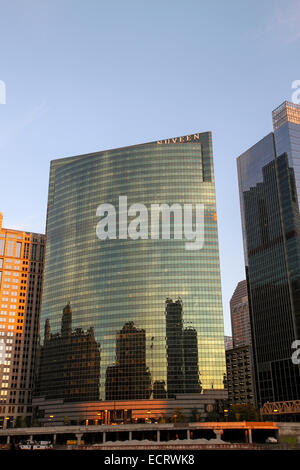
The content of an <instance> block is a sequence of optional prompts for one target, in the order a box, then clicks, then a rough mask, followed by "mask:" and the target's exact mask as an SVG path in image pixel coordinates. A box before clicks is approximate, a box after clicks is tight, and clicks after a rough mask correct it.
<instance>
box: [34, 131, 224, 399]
mask: <svg viewBox="0 0 300 470" xmlns="http://www.w3.org/2000/svg"><path fill="white" fill-rule="evenodd" d="M121 194H126V195H127V208H128V210H129V209H130V207H131V205H132V204H135V203H136V202H138V201H139V202H140V203H143V204H144V205H145V206H146V207H147V208H149V209H150V208H151V205H152V204H153V203H158V204H164V203H168V204H169V205H170V209H171V204H173V203H174V202H176V203H178V204H180V205H183V204H185V203H189V204H192V205H193V206H194V204H195V203H201V204H203V205H204V210H205V217H204V224H205V230H204V233H205V237H206V238H207V239H206V240H205V243H204V246H203V248H202V249H201V250H195V251H193V252H191V251H189V250H186V249H185V242H186V239H185V235H184V233H183V234H182V235H183V239H182V240H176V239H174V236H173V235H174V217H173V214H172V210H170V232H171V238H170V240H167V239H162V236H161V228H162V227H161V222H162V220H161V216H160V223H159V229H160V233H159V238H158V239H152V238H151V237H150V235H151V234H150V228H151V227H150V225H151V224H150V218H149V227H148V228H149V233H148V235H149V238H148V239H143V238H140V239H137V240H135V241H133V240H132V239H130V237H129V238H123V235H122V236H120V228H121V226H120V218H119V215H120V214H121V213H124V215H125V213H126V210H124V211H123V208H121V207H119V202H120V200H119V195H121ZM103 203H109V204H112V205H113V206H114V207H115V208H116V225H117V227H116V229H117V238H115V239H110V238H108V239H106V240H99V238H98V237H97V226H98V224H99V222H100V221H101V219H100V218H99V216H98V215H97V212H96V211H97V208H98V207H99V205H100V204H103ZM193 212H194V208H193ZM127 213H128V211H127ZM128 216H129V213H128ZM149 216H150V213H149ZM130 217H131V216H129V217H128V218H127V219H128V220H127V221H128V223H131V222H132V220H131V218H130ZM102 220H103V219H102ZM123 228H124V227H123ZM122 230H123V229H122ZM125 231H126V230H125ZM123 234H124V232H123ZM179 267H180V268H179ZM66 295H68V298H70V299H72V309H73V324H74V325H75V324H76V325H79V326H82V327H84V328H85V326H84V325H92V326H93V327H94V332H95V337H96V339H97V341H98V342H99V343H100V344H101V369H102V373H101V380H100V383H99V398H100V399H101V400H105V397H106V392H107V390H106V370H107V368H110V367H111V366H112V365H113V364H115V363H114V359H115V352H116V341H115V335H116V331H117V330H121V328H122V327H123V325H124V324H125V323H126V322H128V321H129V319H130V321H133V322H134V325H135V326H137V327H138V328H145V329H146V334H147V342H146V357H147V366H148V367H149V369H150V370H151V379H152V385H153V387H154V384H155V382H161V381H164V382H165V389H167V382H168V381H167V357H166V352H167V348H166V341H165V339H164V338H165V336H166V335H165V326H163V325H165V309H164V307H162V304H163V303H164V301H165V299H166V297H168V296H170V297H172V298H174V299H175V297H174V296H179V295H180V297H181V298H182V299H183V302H184V305H185V306H187V305H189V316H190V317H191V318H192V319H193V325H192V326H193V328H196V330H197V332H200V331H201V335H202V336H203V338H208V337H209V338H212V335H213V341H210V340H207V341H205V342H203V344H202V347H203V348H205V356H207V357H212V356H213V357H214V361H209V362H207V363H206V364H204V361H205V358H204V355H203V357H199V358H198V360H199V369H201V381H202V385H203V388H204V389H207V388H210V384H211V382H212V381H213V382H214V386H215V389H220V391H221V392H222V393H223V374H224V372H225V351H224V339H223V336H224V331H223V315H222V296H221V283H220V272H219V248H218V234H217V218H216V204H215V184H214V171H213V150H212V136H211V133H210V132H204V133H199V134H198V133H197V134H195V135H191V136H186V137H184V138H182V137H179V138H173V139H168V140H167V141H166V142H165V141H164V142H160V143H158V142H156V141H155V142H150V143H144V144H142V145H135V146H131V147H123V148H119V149H112V150H106V151H104V152H95V153H93V154H87V155H77V156H74V157H69V158H62V159H59V160H54V161H52V162H51V173H50V181H49V198H48V213H47V251H46V262H45V274H44V283H43V296H42V306H41V324H42V325H43V326H44V325H45V321H46V319H47V318H49V320H50V323H51V330H52V333H57V332H60V331H59V330H60V321H61V306H62V305H65V299H66ZM176 298H177V297H176ZM94 306H97V308H96V307H94ZM81 321H83V322H84V324H83V325H82V324H81ZM184 326H187V325H184ZM212 331H213V333H212ZM198 334H199V333H198ZM152 337H155V345H154V350H153V348H152V349H151V338H152ZM182 341H183V340H182ZM200 361H203V362H200ZM182 364H183V361H182ZM115 365H117V364H115ZM182 367H184V364H183V365H182ZM45 373H47V371H45ZM109 373H116V370H115V368H114V369H112V370H111V369H108V371H107V374H108V375H109ZM179 378H180V381H181V382H180V384H179V386H178V387H175V384H174V387H175V388H176V390H177V389H179V390H180V391H182V388H183V384H184V378H183V377H182V374H181V375H180V374H179ZM156 387H157V388H158V390H161V391H160V392H158V393H159V394H161V393H163V389H162V388H160V387H159V386H157V385H156ZM109 393H111V392H109ZM155 393H156V392H155ZM222 393H221V394H222ZM137 395H140V391H139V390H137V391H134V393H133V397H135V396H137ZM146 395H148V394H146ZM153 396H154V393H153V394H152V395H151V398H153ZM134 405H135V403H133V406H134Z"/></svg>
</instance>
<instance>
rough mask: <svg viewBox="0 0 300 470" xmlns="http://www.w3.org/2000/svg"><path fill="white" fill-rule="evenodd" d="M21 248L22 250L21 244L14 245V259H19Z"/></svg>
mask: <svg viewBox="0 0 300 470" xmlns="http://www.w3.org/2000/svg"><path fill="white" fill-rule="evenodd" d="M21 248H22V243H21V242H17V243H16V258H20V256H21Z"/></svg>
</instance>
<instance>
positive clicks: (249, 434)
mask: <svg viewBox="0 0 300 470" xmlns="http://www.w3.org/2000/svg"><path fill="white" fill-rule="evenodd" d="M248 442H249V443H250V444H252V442H253V441H252V429H248Z"/></svg>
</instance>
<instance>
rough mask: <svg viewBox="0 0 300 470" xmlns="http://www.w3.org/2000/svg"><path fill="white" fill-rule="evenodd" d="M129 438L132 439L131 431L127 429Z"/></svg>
mask: <svg viewBox="0 0 300 470" xmlns="http://www.w3.org/2000/svg"><path fill="white" fill-rule="evenodd" d="M129 440H130V441H132V431H129Z"/></svg>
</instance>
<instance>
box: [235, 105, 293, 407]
mask: <svg viewBox="0 0 300 470" xmlns="http://www.w3.org/2000/svg"><path fill="white" fill-rule="evenodd" d="M273 123H274V133H270V134H268V135H267V136H266V137H264V138H263V139H262V140H261V141H259V142H258V143H257V144H255V145H254V146H253V147H251V148H250V149H249V150H247V151H246V152H245V153H243V154H242V155H241V156H240V157H239V158H238V160H237V165H238V176H239V188H240V202H241V216H242V226H243V238H244V251H245V262H246V275H247V285H248V294H249V307H250V320H251V330H252V345H253V354H254V363H255V371H256V390H257V392H256V393H257V402H258V404H259V405H262V404H263V403H265V402H267V401H271V402H273V401H286V400H295V399H299V397H300V380H299V379H300V376H299V365H297V364H294V363H293V362H292V359H291V358H292V354H293V352H294V350H293V349H292V343H293V341H294V340H296V339H299V338H300V296H299V293H300V291H299V289H300V244H299V237H300V217H299V202H298V201H299V195H300V106H298V105H295V104H293V103H288V102H285V103H283V104H282V105H281V106H280V107H279V108H277V109H276V110H275V111H273Z"/></svg>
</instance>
